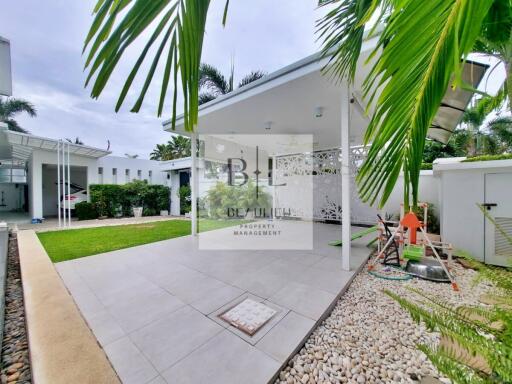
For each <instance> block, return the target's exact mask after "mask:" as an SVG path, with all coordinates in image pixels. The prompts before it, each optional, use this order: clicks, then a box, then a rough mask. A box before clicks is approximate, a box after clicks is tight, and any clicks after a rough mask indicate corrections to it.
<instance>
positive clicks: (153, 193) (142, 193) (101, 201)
mask: <svg viewBox="0 0 512 384" xmlns="http://www.w3.org/2000/svg"><path fill="white" fill-rule="evenodd" d="M90 194H91V202H92V203H95V204H96V205H97V210H98V214H99V215H100V216H108V217H116V216H119V213H120V212H122V213H123V215H125V216H131V215H133V212H132V208H133V207H143V208H144V210H143V215H144V216H153V215H155V214H156V213H157V212H160V211H161V210H168V209H169V187H166V186H164V185H152V184H148V183H147V182H146V181H141V180H134V181H133V182H131V183H127V184H124V185H116V184H95V185H91V186H90Z"/></svg>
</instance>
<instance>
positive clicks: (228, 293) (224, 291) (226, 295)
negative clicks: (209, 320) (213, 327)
mask: <svg viewBox="0 0 512 384" xmlns="http://www.w3.org/2000/svg"><path fill="white" fill-rule="evenodd" d="M243 293H244V291H243V290H242V289H240V288H237V287H233V286H231V285H226V286H223V287H220V288H216V289H214V290H212V291H210V292H208V293H207V294H205V295H204V296H203V297H202V298H200V299H199V300H196V301H193V302H192V303H191V304H190V305H191V306H192V307H194V308H195V309H197V310H198V311H199V312H201V313H203V314H205V315H208V314H210V313H212V312H213V311H215V310H217V309H219V308H220V307H222V306H224V305H226V304H227V303H229V302H231V301H233V300H234V299H236V298H237V297H239V296H241V295H242V294H243Z"/></svg>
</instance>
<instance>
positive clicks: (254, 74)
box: [238, 71, 266, 88]
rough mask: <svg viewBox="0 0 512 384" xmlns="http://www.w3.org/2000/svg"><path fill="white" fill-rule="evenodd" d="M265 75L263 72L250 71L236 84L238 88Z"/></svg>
mask: <svg viewBox="0 0 512 384" xmlns="http://www.w3.org/2000/svg"><path fill="white" fill-rule="evenodd" d="M265 75H266V73H265V72H263V71H252V72H251V73H249V74H248V75H246V76H244V77H243V78H242V80H240V82H239V83H238V88H240V87H243V86H245V85H247V84H250V83H252V82H253V81H256V80H259V79H261V78H262V77H263V76H265Z"/></svg>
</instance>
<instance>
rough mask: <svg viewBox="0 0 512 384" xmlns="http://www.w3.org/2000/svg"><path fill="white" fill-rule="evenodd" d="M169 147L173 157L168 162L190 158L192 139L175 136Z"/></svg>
mask: <svg viewBox="0 0 512 384" xmlns="http://www.w3.org/2000/svg"><path fill="white" fill-rule="evenodd" d="M167 145H168V146H169V152H170V153H171V156H172V157H171V158H170V159H166V160H172V159H180V158H182V157H189V156H190V154H191V151H190V150H191V145H190V139H189V138H188V137H185V136H181V135H176V136H173V137H172V139H171V140H169V142H168V144H167Z"/></svg>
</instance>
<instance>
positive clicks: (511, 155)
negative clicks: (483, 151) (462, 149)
mask: <svg viewBox="0 0 512 384" xmlns="http://www.w3.org/2000/svg"><path fill="white" fill-rule="evenodd" d="M511 159H512V153H505V154H502V155H482V156H474V157H468V158H467V159H465V160H462V162H463V163H472V162H474V161H493V160H511Z"/></svg>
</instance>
